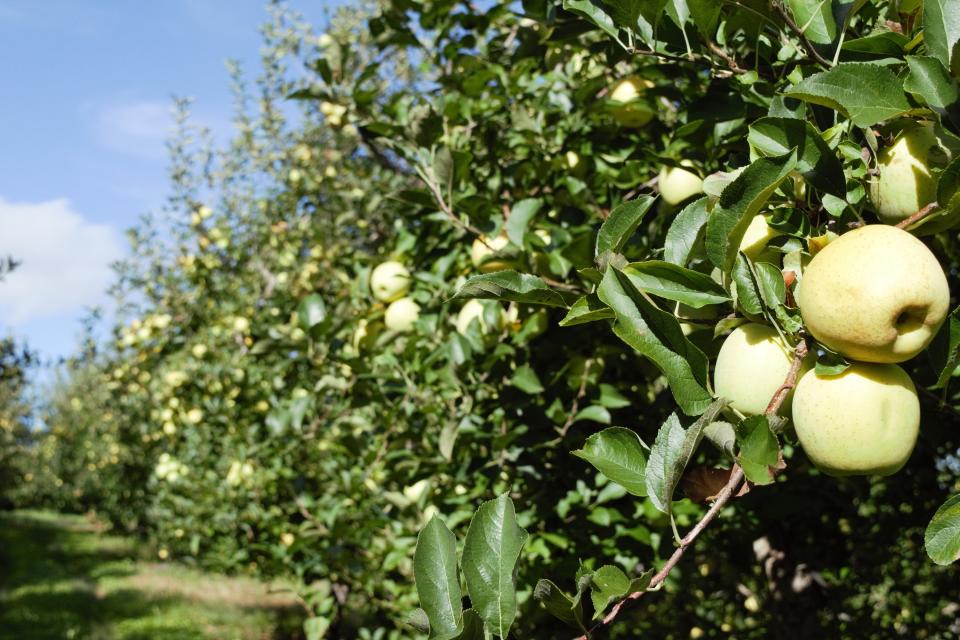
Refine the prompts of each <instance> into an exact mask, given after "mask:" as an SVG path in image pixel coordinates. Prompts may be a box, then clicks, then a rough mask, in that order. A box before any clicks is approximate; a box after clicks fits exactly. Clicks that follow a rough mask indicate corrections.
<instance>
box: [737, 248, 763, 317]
mask: <svg viewBox="0 0 960 640" xmlns="http://www.w3.org/2000/svg"><path fill="white" fill-rule="evenodd" d="M730 277H731V279H732V280H733V285H734V294H735V297H736V303H737V307H739V308H740V310H741V311H743V312H744V313H745V314H747V315H750V316H759V315H763V299H762V298H761V297H760V287H759V286H758V285H757V282H756V280H755V279H754V277H753V270H752V269H751V268H750V259H749V258H747V256H745V255H743V254H742V253H741V254H738V255H737V260H736V262H735V263H734V264H733V271H731V272H730Z"/></svg>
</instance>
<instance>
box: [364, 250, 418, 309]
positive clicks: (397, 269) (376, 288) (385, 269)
mask: <svg viewBox="0 0 960 640" xmlns="http://www.w3.org/2000/svg"><path fill="white" fill-rule="evenodd" d="M370 291H371V292H373V297H374V298H376V299H377V300H382V301H383V302H393V301H394V300H397V299H398V298H402V297H403V296H405V295H407V292H408V291H410V272H409V271H408V270H407V268H406V267H405V266H403V265H402V264H400V263H399V262H395V261H393V260H388V261H387V262H383V263H381V264H378V265H377V266H376V268H374V270H373V272H372V273H371V274H370Z"/></svg>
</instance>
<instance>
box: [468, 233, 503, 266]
mask: <svg viewBox="0 0 960 640" xmlns="http://www.w3.org/2000/svg"><path fill="white" fill-rule="evenodd" d="M508 244H510V240H509V239H507V236H506V235H505V234H500V235H498V236H496V237H493V238H489V237H487V236H480V237H479V238H477V239H476V240H474V241H473V244H472V245H471V246H470V261H471V262H473V266H474V267H476V268H477V269H479V270H480V271H482V272H483V273H489V272H491V271H502V270H504V269H509V268H510V263H508V262H507V261H505V260H497V259H496V254H498V253H500V252H501V251H503V249H504V248H505V247H506V246H507V245H508Z"/></svg>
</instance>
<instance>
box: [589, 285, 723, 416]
mask: <svg viewBox="0 0 960 640" xmlns="http://www.w3.org/2000/svg"><path fill="white" fill-rule="evenodd" d="M597 293H598V295H599V296H600V299H601V300H602V301H603V302H604V303H606V304H607V305H608V306H609V307H610V308H611V309H613V311H614V313H615V314H616V318H617V320H616V323H615V324H614V332H615V333H616V334H617V336H618V337H619V338H620V339H621V340H623V341H624V342H626V343H627V344H628V345H630V346H631V347H633V348H634V349H635V350H636V351H637V352H639V353H640V355H642V356H644V357H647V358H649V359H650V360H651V361H652V362H653V363H654V364H655V365H656V366H657V367H658V368H659V369H660V371H661V372H663V375H664V376H666V378H667V381H668V383H669V388H670V392H671V393H672V394H673V397H674V399H676V401H677V404H678V405H680V408H681V409H682V410H683V412H684V413H686V414H688V415H696V414H698V413H700V412H701V411H703V410H704V409H705V408H706V407H707V406H709V404H710V400H711V397H710V394H709V392H708V391H707V388H706V385H707V369H708V366H709V362H708V360H707V357H706V356H705V355H704V353H703V352H702V351H700V349H699V348H697V347H696V345H694V344H693V343H692V342H690V341H689V340H688V339H687V337H686V336H685V335H683V330H682V329H681V328H680V323H679V322H677V319H676V317H674V315H673V314H671V313H667V312H665V311H663V310H662V309H659V308H658V307H657V306H656V305H654V304H653V303H652V302H651V301H650V300H648V299H647V298H646V297H644V295H643V294H642V293H640V292H639V291H638V290H637V288H636V287H635V286H633V284H632V283H631V282H630V279H629V278H628V277H627V276H626V275H625V274H623V273H622V272H621V271H618V270H617V269H615V268H610V269H607V272H606V274H605V275H604V277H603V281H602V282H601V283H600V287H599V288H598V289H597Z"/></svg>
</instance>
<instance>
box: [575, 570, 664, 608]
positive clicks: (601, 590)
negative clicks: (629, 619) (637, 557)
mask: <svg viewBox="0 0 960 640" xmlns="http://www.w3.org/2000/svg"><path fill="white" fill-rule="evenodd" d="M652 577H653V572H652V571H648V572H647V573H644V574H643V575H641V576H639V577H637V578H634V579H633V580H631V579H630V578H628V577H627V574H625V573H624V572H623V571H622V570H621V569H620V568H619V567H615V566H613V565H612V564H607V565H604V566H602V567H600V568H599V569H597V570H596V571H594V572H593V576H591V579H590V587H591V591H590V598H591V600H593V609H594V615H593V619H594V620H599V619H600V618H602V617H603V612H604V610H605V609H606V608H607V607H608V606H610V605H611V604H612V603H614V602H616V601H617V600H620V599H621V598H623V597H624V596H626V595H627V594H629V593H636V592H637V591H643V590H645V589H646V588H647V587H649V586H650V579H651V578H652Z"/></svg>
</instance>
